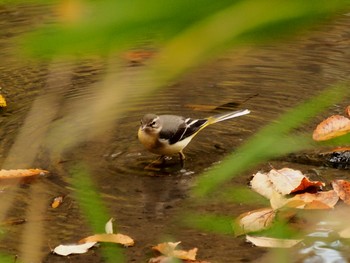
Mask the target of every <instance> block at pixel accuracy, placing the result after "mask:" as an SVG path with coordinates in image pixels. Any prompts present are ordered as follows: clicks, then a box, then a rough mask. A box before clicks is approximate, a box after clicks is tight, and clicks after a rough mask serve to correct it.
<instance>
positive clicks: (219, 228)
mask: <svg viewBox="0 0 350 263" xmlns="http://www.w3.org/2000/svg"><path fill="white" fill-rule="evenodd" d="M232 221H233V219H232V218H231V217H229V216H222V215H213V214H208V213H206V214H200V213H192V212H188V213H186V214H185V216H184V218H183V223H184V224H185V225H187V226H189V227H194V228H197V229H200V230H202V231H205V232H211V233H218V234H228V235H232V234H233V230H232Z"/></svg>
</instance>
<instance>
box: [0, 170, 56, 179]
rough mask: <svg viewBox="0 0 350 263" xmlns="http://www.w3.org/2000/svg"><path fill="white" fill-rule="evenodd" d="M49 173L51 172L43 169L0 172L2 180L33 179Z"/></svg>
mask: <svg viewBox="0 0 350 263" xmlns="http://www.w3.org/2000/svg"><path fill="white" fill-rule="evenodd" d="M47 173H49V172H48V171H46V170H42V169H17V170H0V180H6V179H15V178H24V177H32V176H38V175H44V174H47Z"/></svg>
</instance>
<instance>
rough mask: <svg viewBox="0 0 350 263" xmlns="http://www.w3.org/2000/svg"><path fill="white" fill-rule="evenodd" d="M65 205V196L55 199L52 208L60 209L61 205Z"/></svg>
mask: <svg viewBox="0 0 350 263" xmlns="http://www.w3.org/2000/svg"><path fill="white" fill-rule="evenodd" d="M62 203H63V196H62V195H61V196H57V197H55V198H54V199H53V201H52V203H51V207H52V208H57V207H59V206H60V205H61V204H62Z"/></svg>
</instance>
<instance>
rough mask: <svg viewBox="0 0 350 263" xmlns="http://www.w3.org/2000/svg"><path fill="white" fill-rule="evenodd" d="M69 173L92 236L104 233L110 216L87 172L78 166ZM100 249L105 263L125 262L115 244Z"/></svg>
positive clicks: (82, 166)
mask: <svg viewBox="0 0 350 263" xmlns="http://www.w3.org/2000/svg"><path fill="white" fill-rule="evenodd" d="M70 173H71V175H72V179H71V184H72V186H73V187H74V189H75V192H74V194H75V197H76V200H77V201H78V203H79V206H80V208H81V210H82V212H83V214H84V218H86V219H87V220H88V223H89V225H90V227H91V228H92V231H93V233H94V234H98V233H105V224H106V223H107V221H108V220H109V219H110V215H109V214H108V212H107V209H106V207H105V205H104V203H103V201H102V200H101V197H100V195H99V194H98V190H97V189H96V186H95V184H94V182H93V181H92V179H91V175H90V172H89V170H88V169H87V167H86V166H84V165H82V164H80V165H76V166H75V167H73V168H72V169H71V171H70ZM101 248H102V254H103V256H104V257H105V259H106V260H107V262H111V263H112V262H117V263H121V262H125V260H124V256H123V254H122V251H121V249H120V247H118V246H116V245H115V244H105V245H103V244H102V246H101Z"/></svg>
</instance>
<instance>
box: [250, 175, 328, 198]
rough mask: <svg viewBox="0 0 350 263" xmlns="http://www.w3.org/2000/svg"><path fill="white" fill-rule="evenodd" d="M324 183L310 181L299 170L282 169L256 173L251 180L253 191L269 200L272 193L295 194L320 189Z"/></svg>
mask: <svg viewBox="0 0 350 263" xmlns="http://www.w3.org/2000/svg"><path fill="white" fill-rule="evenodd" d="M322 186H324V183H322V182H320V181H310V180H309V179H308V178H307V177H306V176H305V175H303V174H302V173H301V172H300V171H299V170H294V169H290V168H282V169H280V170H276V169H272V170H271V171H269V172H268V173H261V172H258V173H256V174H255V175H254V177H253V179H252V180H251V187H252V189H253V190H255V191H257V192H258V193H260V194H262V195H263V196H265V197H267V198H269V199H271V198H272V196H273V193H274V192H278V193H280V194H282V195H287V194H291V193H295V192H301V191H306V190H307V189H308V188H321V187H322Z"/></svg>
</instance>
